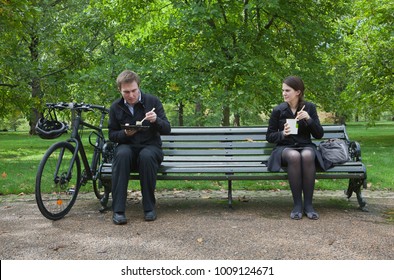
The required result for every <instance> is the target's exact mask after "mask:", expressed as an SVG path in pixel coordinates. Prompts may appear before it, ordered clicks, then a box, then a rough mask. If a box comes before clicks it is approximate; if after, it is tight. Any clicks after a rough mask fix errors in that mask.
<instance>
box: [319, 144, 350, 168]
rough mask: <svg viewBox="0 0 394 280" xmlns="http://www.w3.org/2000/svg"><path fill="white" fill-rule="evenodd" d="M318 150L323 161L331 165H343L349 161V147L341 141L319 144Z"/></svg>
mask: <svg viewBox="0 0 394 280" xmlns="http://www.w3.org/2000/svg"><path fill="white" fill-rule="evenodd" d="M319 150H320V152H321V154H322V157H323V159H326V160H328V161H330V162H332V163H344V162H347V161H349V146H348V144H347V143H346V142H345V141H344V140H341V139H329V140H325V141H322V142H320V144H319Z"/></svg>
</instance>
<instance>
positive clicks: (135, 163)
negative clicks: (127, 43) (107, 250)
mask: <svg viewBox="0 0 394 280" xmlns="http://www.w3.org/2000/svg"><path fill="white" fill-rule="evenodd" d="M116 82H117V86H118V89H119V91H120V93H121V95H122V96H121V97H120V98H118V99H117V100H115V101H114V102H113V103H112V105H111V107H110V113H109V123H108V129H109V131H108V133H109V139H110V140H111V141H113V142H115V143H117V144H118V145H117V146H116V149H115V155H114V160H113V164H112V200H113V201H112V209H113V216H112V220H113V222H114V223H115V224H117V225H121V224H126V223H127V219H126V215H125V210H126V199H127V188H128V181H129V174H130V172H132V171H137V172H138V173H139V175H140V186H141V193H142V206H143V210H144V218H145V220H146V221H154V220H155V219H156V216H157V215H156V209H155V204H156V199H155V188H156V177H157V171H158V168H159V166H160V164H161V162H162V161H163V152H162V149H161V138H160V135H161V134H169V133H170V132H171V125H170V122H169V121H168V119H167V117H166V114H165V111H164V108H163V105H162V103H161V102H160V100H159V98H157V97H156V96H153V95H150V94H146V93H143V92H142V91H141V90H140V88H139V84H140V78H139V76H138V75H137V74H136V73H134V72H133V71H130V70H125V71H123V72H122V73H120V74H119V76H118V78H117V80H116ZM143 119H144V121H143V123H142V126H141V127H138V126H137V127H135V125H136V124H138V123H137V122H139V121H141V120H143ZM126 124H129V125H132V126H133V125H134V127H133V128H130V129H129V128H125V127H124V126H125V125H126Z"/></svg>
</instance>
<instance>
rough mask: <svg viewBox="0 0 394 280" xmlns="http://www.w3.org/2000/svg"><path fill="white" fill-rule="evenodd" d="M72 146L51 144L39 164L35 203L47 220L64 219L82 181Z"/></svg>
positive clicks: (78, 161)
mask: <svg viewBox="0 0 394 280" xmlns="http://www.w3.org/2000/svg"><path fill="white" fill-rule="evenodd" d="M74 151H75V148H74V146H73V145H71V144H70V143H68V142H58V143H55V144H53V145H52V146H51V147H49V149H48V150H47V152H46V153H45V155H44V157H43V158H42V160H41V162H40V165H39V167H38V171H37V176H36V190H35V192H36V202H37V205H38V208H39V209H40V211H41V213H42V214H43V215H44V217H46V218H47V219H50V220H59V219H61V218H63V217H64V216H65V215H66V214H67V213H68V212H69V211H70V209H71V208H72V206H73V205H74V203H75V200H76V198H77V195H78V191H79V188H80V182H81V164H80V160H79V157H78V155H77V156H76V158H75V160H74V161H73V159H72V158H73V154H74Z"/></svg>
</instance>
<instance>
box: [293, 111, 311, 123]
mask: <svg viewBox="0 0 394 280" xmlns="http://www.w3.org/2000/svg"><path fill="white" fill-rule="evenodd" d="M310 118H311V117H310V116H309V114H308V112H307V111H304V110H301V111H299V112H298V113H297V117H296V119H297V120H304V119H305V120H306V121H307V120H309V119H310Z"/></svg>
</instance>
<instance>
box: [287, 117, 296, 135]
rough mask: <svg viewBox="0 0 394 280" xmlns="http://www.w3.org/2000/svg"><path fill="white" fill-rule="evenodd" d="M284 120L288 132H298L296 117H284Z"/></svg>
mask: <svg viewBox="0 0 394 280" xmlns="http://www.w3.org/2000/svg"><path fill="white" fill-rule="evenodd" d="M286 122H287V123H288V124H289V126H290V134H298V127H297V120H296V119H286Z"/></svg>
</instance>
